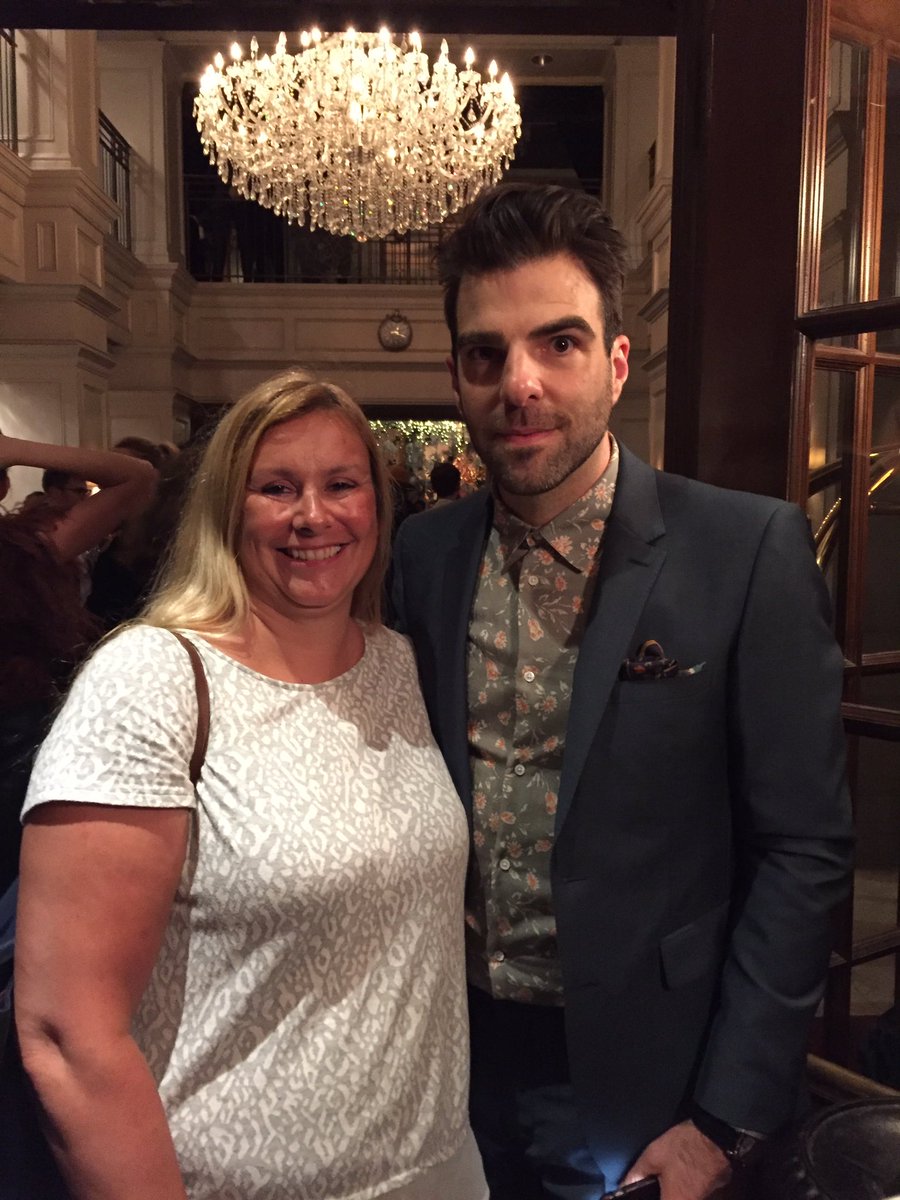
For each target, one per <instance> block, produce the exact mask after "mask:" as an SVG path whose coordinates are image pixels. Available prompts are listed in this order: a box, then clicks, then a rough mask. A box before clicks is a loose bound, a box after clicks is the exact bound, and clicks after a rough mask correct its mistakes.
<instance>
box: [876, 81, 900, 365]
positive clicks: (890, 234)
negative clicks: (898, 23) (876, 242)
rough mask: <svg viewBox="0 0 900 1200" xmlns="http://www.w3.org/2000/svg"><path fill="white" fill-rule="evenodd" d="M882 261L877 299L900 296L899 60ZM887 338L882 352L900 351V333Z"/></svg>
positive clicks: (889, 115)
mask: <svg viewBox="0 0 900 1200" xmlns="http://www.w3.org/2000/svg"><path fill="white" fill-rule="evenodd" d="M879 258H880V261H879V268H878V298H879V299H880V300H887V299H889V298H890V297H891V296H900V59H896V58H889V59H888V65H887V94H886V97H885V126H884V176H883V181H882V195H881V254H880V256H879ZM886 338H887V342H888V344H885V345H884V346H883V347H882V348H883V349H885V350H887V349H888V348H890V347H891V346H892V347H893V348H895V349H900V330H896V329H894V330H891V331H890V333H889V334H887V335H886Z"/></svg>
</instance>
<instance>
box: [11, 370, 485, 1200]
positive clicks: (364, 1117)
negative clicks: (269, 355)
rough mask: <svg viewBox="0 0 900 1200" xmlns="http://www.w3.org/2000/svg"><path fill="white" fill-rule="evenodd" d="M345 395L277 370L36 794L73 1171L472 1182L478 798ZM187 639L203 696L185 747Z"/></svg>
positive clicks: (37, 1001)
mask: <svg viewBox="0 0 900 1200" xmlns="http://www.w3.org/2000/svg"><path fill="white" fill-rule="evenodd" d="M390 520H391V512H390V502H389V492H388V487H387V482H386V478H385V472H384V468H383V467H382V464H381V461H380V459H379V456H378V452H377V448H376V446H375V442H374V439H373V437H372V433H371V430H370V429H369V426H368V424H367V422H366V420H365V417H364V416H363V414H362V412H361V411H360V409H359V408H357V406H356V405H355V404H354V403H353V402H352V401H351V400H350V399H349V397H347V396H346V395H345V394H344V393H343V392H341V391H340V390H339V389H338V388H336V387H333V386H331V385H328V384H324V383H318V382H315V381H313V380H311V379H310V378H309V376H307V375H305V374H302V373H299V372H294V373H288V374H285V375H281V376H278V377H277V378H275V379H273V380H271V381H269V382H268V383H266V384H263V385H261V386H260V387H258V388H257V389H255V390H254V391H252V392H251V393H250V394H249V395H247V396H245V397H244V398H243V399H242V400H241V401H239V402H238V403H237V404H236V405H235V406H234V407H233V408H232V409H231V410H230V411H229V412H228V413H227V414H226V416H225V417H224V419H223V420H222V422H221V424H220V425H219V427H218V429H217V431H216V433H215V434H214V436H213V438H212V440H211V441H210V444H209V447H208V449H207V451H206V454H205V456H204V458H203V460H202V462H201V464H200V468H199V472H198V476H197V479H196V482H195V485H194V489H193V492H192V494H191V496H190V498H189V500H188V503H187V507H186V511H185V515H184V518H183V522H182V526H181V528H180V530H179V532H178V535H177V537H176V542H175V545H174V549H173V555H172V559H171V563H170V565H169V567H168V571H167V573H166V574H165V575H164V578H163V581H162V585H161V589H160V591H159V592H158V594H157V595H156V597H155V599H153V600H152V601H151V602H150V604H149V606H148V608H147V610H146V612H145V614H144V616H143V619H142V621H141V622H140V623H138V624H136V625H133V626H131V627H129V628H127V629H125V630H124V631H123V632H121V633H119V634H118V635H116V636H113V637H112V638H111V639H109V640H108V641H107V642H106V643H105V644H104V645H103V646H102V647H101V648H100V649H99V651H98V652H97V653H96V654H95V655H94V657H93V659H91V660H90V662H89V663H88V664H87V666H86V668H85V669H84V670H83V671H82V673H81V674H80V676H79V677H78V679H77V680H76V683H75V685H74V688H73V691H72V693H71V696H70V698H69V700H68V702H67V704H66V707H65V708H64V709H63V711H62V713H61V715H60V717H59V719H58V721H57V723H56V725H55V726H54V729H53V731H52V732H51V735H50V737H49V739H48V741H47V743H46V744H45V746H44V748H43V750H42V752H41V755H40V757H39V759H38V762H37V765H36V768H35V772H34V775H33V778H32V783H31V787H30V790H29V795H28V800H27V802H26V806H25V813H26V822H27V824H26V829H25V836H24V843H23V861H22V877H21V889H22V897H21V907H20V917H19V935H18V937H19V949H18V958H17V967H16V971H17V1020H18V1027H19V1036H20V1041H21V1045H22V1052H23V1060H24V1062H25V1065H26V1068H27V1070H28V1071H29V1073H30V1076H31V1079H32V1081H33V1083H34V1085H35V1088H36V1090H37V1093H38V1096H39V1098H40V1101H41V1104H42V1106H43V1109H44V1111H45V1113H46V1117H47V1123H48V1127H49V1130H50V1135H51V1139H52V1142H53V1145H54V1150H55V1153H56V1154H57V1158H58V1162H59V1165H60V1167H61V1169H62V1172H63V1174H64V1176H65V1178H66V1180H67V1182H68V1185H69V1187H70V1189H71V1191H72V1194H73V1196H74V1197H75V1198H76V1200H183V1198H184V1197H190V1198H191V1200H213V1198H215V1200H250V1198H254V1197H258V1198H259V1200H263V1198H265V1200H301V1198H309V1200H313V1198H315V1200H339V1198H340V1200H350V1198H351V1197H352V1198H353V1200H367V1198H369V1197H376V1196H387V1197H391V1200H401V1198H402V1200H436V1198H437V1197H440V1198H441V1200H451V1198H453V1200H483V1197H485V1196H486V1187H485V1184H484V1178H483V1175H482V1172H481V1165H480V1161H479V1159H478V1156H477V1152H476V1151H475V1149H474V1146H473V1143H472V1139H471V1134H470V1132H469V1130H468V1125H467V1121H466V1116H465V1098H466V1086H467V1049H468V1047H467V1033H466V1016H465V999H464V981H463V961H462V908H461V906H462V889H463V876H464V873H465V866H466V857H467V850H466V822H465V817H464V815H463V811H462V808H461V806H460V804H459V801H458V799H457V797H456V794H455V792H454V791H453V787H452V784H451V782H450V779H449V776H448V775H447V772H446V769H445V767H444V765H443V763H442V761H441V758H440V755H439V753H438V751H437V749H436V747H435V745H434V742H433V740H432V737H431V734H430V731H429V728H428V722H427V718H426V715H425V711H424V706H423V704H422V700H421V697H420V694H419V689H418V683H417V681H416V672H415V667H414V664H413V660H412V655H411V652H410V650H409V647H408V645H407V644H406V642H405V641H404V640H403V639H401V638H400V637H399V636H398V635H396V634H394V633H392V632H389V631H387V630H385V629H384V628H383V627H382V626H381V624H380V623H379V602H380V595H381V587H382V576H383V573H384V568H385V563H386V558H387V554H388V545H389V532H390ZM176 629H177V630H180V631H181V632H182V633H184V634H185V635H186V636H187V637H188V638H189V639H190V640H191V641H192V642H193V643H194V645H195V646H196V647H197V648H198V650H199V652H200V654H201V657H202V660H203V665H204V669H205V674H206V676H207V678H208V681H209V689H210V695H211V724H210V736H209V746H208V749H207V753H206V760H205V764H204V768H203V772H202V775H201V777H200V780H199V783H198V785H197V788H196V792H195V790H194V788H193V787H192V786H191V784H190V781H189V775H188V765H189V760H190V757H191V752H192V748H193V743H194V737H195V730H196V722H197V703H196V698H195V692H194V683H193V679H192V674H191V668H190V663H189V661H188V658H187V655H186V654H185V651H184V649H183V647H182V646H180V645H179V644H178V642H177V640H176V639H175V638H174V637H173V636H172V633H171V631H172V630H176Z"/></svg>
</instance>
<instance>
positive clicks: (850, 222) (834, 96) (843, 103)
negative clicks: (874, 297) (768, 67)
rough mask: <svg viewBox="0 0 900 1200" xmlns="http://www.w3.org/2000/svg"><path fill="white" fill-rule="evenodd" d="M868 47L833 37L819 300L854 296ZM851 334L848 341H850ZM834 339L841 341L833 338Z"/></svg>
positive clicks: (847, 299) (833, 302)
mask: <svg viewBox="0 0 900 1200" xmlns="http://www.w3.org/2000/svg"><path fill="white" fill-rule="evenodd" d="M867 77H868V51H867V50H866V48H865V47H864V46H857V45H855V44H853V43H852V42H844V41H839V40H838V39H836V38H833V39H832V40H831V43H830V48H829V86H828V125H827V135H826V136H827V140H826V147H825V187H824V195H823V210H822V244H821V258H820V263H819V305H820V306H830V305H837V304H851V303H854V302H856V301H858V300H859V299H860V274H861V273H860V265H861V254H862V201H863V177H864V176H863V165H864V152H865V132H866V81H867ZM854 342H855V339H853V341H851V342H850V343H849V344H851V345H852V344H854ZM837 344H841V345H844V344H847V343H846V341H844V340H841V339H837Z"/></svg>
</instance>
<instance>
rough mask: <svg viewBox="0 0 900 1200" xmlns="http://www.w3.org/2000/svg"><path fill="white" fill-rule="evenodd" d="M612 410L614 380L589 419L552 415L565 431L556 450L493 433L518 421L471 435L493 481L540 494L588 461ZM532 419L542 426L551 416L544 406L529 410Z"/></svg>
mask: <svg viewBox="0 0 900 1200" xmlns="http://www.w3.org/2000/svg"><path fill="white" fill-rule="evenodd" d="M611 412H612V383H611V382H610V384H609V385H608V386H607V387H606V388H605V389H604V394H603V395H602V396H601V397H600V398H599V400H598V402H597V405H596V407H595V408H594V409H593V410H592V411H591V413H590V417H591V420H590V421H589V422H585V421H584V420H583V419H582V421H581V425H580V427H578V426H576V425H575V424H574V423H573V422H572V420H571V419H570V418H568V417H566V416H565V415H564V416H563V418H562V420H560V418H559V417H558V416H556V415H555V414H553V415H552V416H553V420H552V424H550V425H549V427H552V428H555V429H559V430H560V432H561V433H562V435H563V436H562V441H561V444H559V445H558V446H557V447H556V448H555V449H553V450H549V451H548V450H546V449H544V448H542V447H535V448H534V449H530V448H529V447H528V446H521V447H512V446H505V445H504V444H503V443H502V442H498V441H496V440H495V439H494V437H493V436H492V434H493V433H495V432H499V431H500V429H503V430H506V429H510V428H515V426H514V425H508V424H504V425H502V426H500V427H499V428H498V429H494V430H489V431H487V434H486V435H484V434H481V433H478V434H477V435H476V434H474V433H473V431H472V430H471V428H470V430H469V436H470V437H471V439H472V444H473V446H474V447H475V449H476V450H477V451H478V453H479V455H480V456H481V459H482V461H483V462H484V465H485V466H486V467H487V469H488V472H489V473H490V477H491V480H492V482H494V483H495V484H496V485H497V486H498V487H500V488H501V490H502V491H505V492H508V493H509V495H511V496H540V495H542V494H543V493H545V492H551V491H553V489H554V488H556V487H559V485H560V484H561V483H563V482H564V480H566V479H568V478H569V476H570V475H572V474H573V473H574V472H575V471H577V470H578V468H579V467H581V466H583V465H584V463H586V462H587V460H588V459H589V458H590V457H591V455H592V454H593V453H594V451H595V450H596V449H597V447H598V446H599V445H600V443H601V442H602V440H603V438H604V437H605V436H606V433H607V430H608V429H609V416H610V413H611ZM463 417H465V410H463ZM532 421H533V422H534V423H535V425H537V426H538V427H547V426H548V420H547V418H546V417H543V416H542V414H541V413H540V410H537V411H536V412H534V413H529V423H531V422H532Z"/></svg>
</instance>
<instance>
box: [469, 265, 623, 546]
mask: <svg viewBox="0 0 900 1200" xmlns="http://www.w3.org/2000/svg"><path fill="white" fill-rule="evenodd" d="M456 311H457V329H458V336H457V353H456V358H455V360H454V359H450V360H449V361H448V366H449V367H450V374H451V376H452V379H453V388H454V390H455V392H456V395H457V398H458V400H459V406H460V409H461V410H462V414H463V417H464V419H465V421H466V424H467V425H468V427H469V433H470V436H471V438H472V442H473V444H474V446H475V448H476V450H477V451H478V453H479V454H480V455H481V457H482V459H483V460H484V462H485V464H486V465H487V467H488V469H489V470H490V472H491V475H492V477H493V480H494V482H495V484H496V486H497V487H498V489H499V491H500V495H501V496H502V498H503V499H504V501H505V502H506V503H507V504H508V505H509V507H510V508H511V509H512V510H513V511H514V512H516V513H518V515H519V516H520V517H522V519H523V520H525V521H528V522H529V523H530V524H533V525H543V524H546V522H547V521H550V520H552V518H553V517H555V516H556V515H557V514H558V513H560V512H562V511H563V509H565V508H568V506H569V505H570V504H572V503H573V502H574V501H575V500H577V499H578V497H579V496H581V495H583V494H584V493H585V492H586V491H587V490H588V488H589V487H590V486H591V484H592V483H594V482H595V481H596V480H597V479H598V478H599V476H600V475H601V474H602V472H603V470H604V469H605V467H606V464H607V463H608V461H609V438H608V437H607V428H608V424H609V415H610V412H611V411H612V407H613V405H614V404H615V403H616V401H617V400H618V398H619V394H620V392H621V390H622V385H623V384H624V382H625V380H626V378H627V377H628V350H629V342H628V338H627V337H625V336H624V334H620V335H619V336H618V337H617V338H616V339H615V341H614V342H613V346H612V351H611V353H610V354H607V352H606V349H605V347H604V343H603V306H602V300H601V297H600V293H599V291H598V289H597V286H596V284H595V283H594V282H593V280H592V279H591V278H590V276H589V275H588V274H587V272H586V271H585V270H584V268H583V267H582V266H581V264H580V263H579V262H578V261H577V259H575V258H573V257H572V256H571V255H568V254H556V255H551V256H549V257H547V258H539V259H535V260H534V261H533V262H529V263H525V264H524V265H523V266H520V267H515V268H513V269H511V270H509V271H494V272H491V273H490V274H486V275H466V276H464V277H463V280H462V284H461V286H460V289H459V298H458V300H457V309H456Z"/></svg>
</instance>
